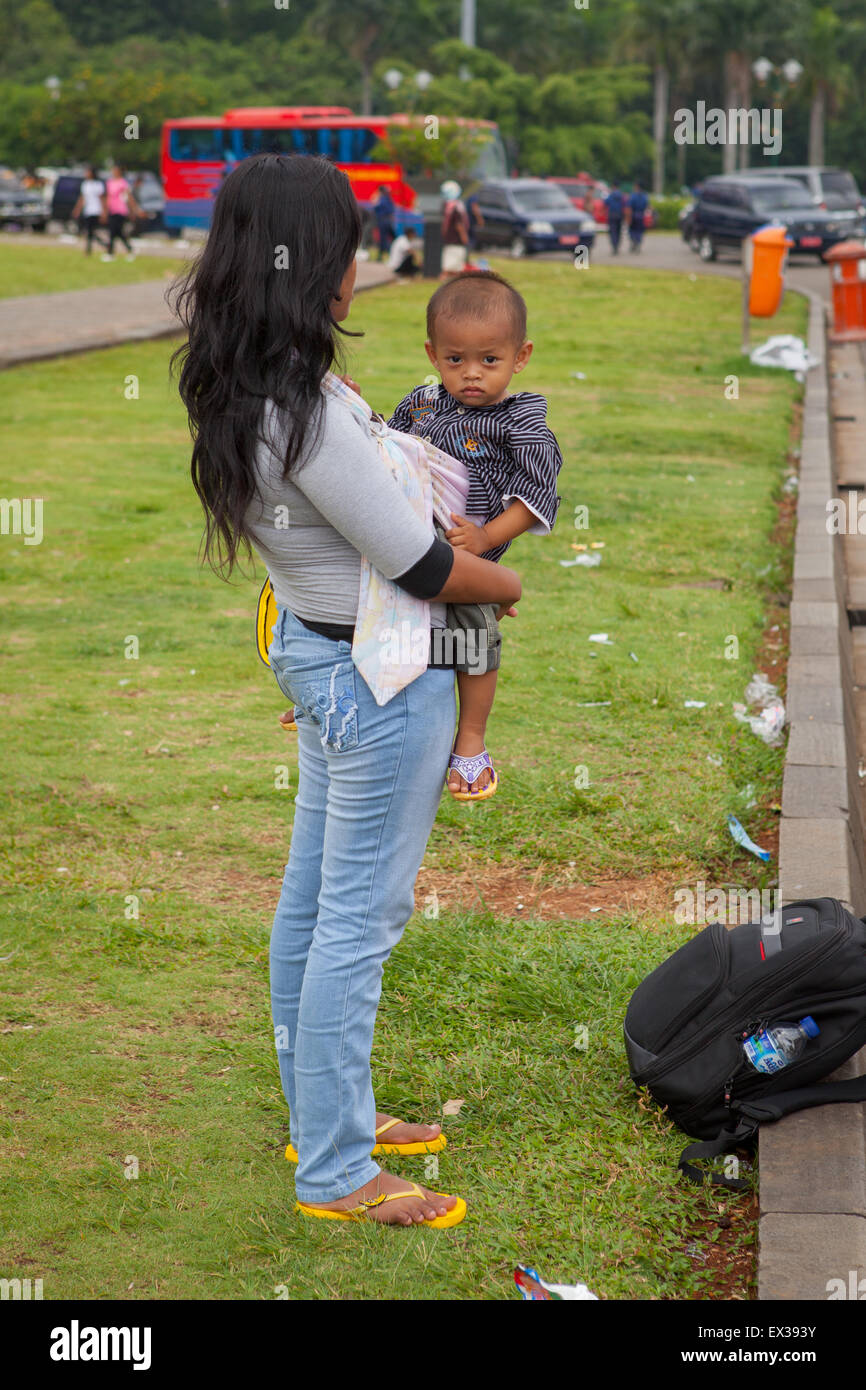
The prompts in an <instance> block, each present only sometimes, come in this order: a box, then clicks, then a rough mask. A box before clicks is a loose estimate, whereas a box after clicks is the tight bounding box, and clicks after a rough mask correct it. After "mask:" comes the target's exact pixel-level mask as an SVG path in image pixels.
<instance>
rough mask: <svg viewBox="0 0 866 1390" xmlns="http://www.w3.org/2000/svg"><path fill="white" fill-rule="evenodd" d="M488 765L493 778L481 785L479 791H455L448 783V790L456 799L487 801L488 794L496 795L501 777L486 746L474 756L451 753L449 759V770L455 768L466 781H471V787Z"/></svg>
mask: <svg viewBox="0 0 866 1390" xmlns="http://www.w3.org/2000/svg"><path fill="white" fill-rule="evenodd" d="M486 767H489V768H490V771H491V772H492V774H493V778H492V780H491V781H490V782H489V783H488V784H487V786H486V787H481V788H480V789H479V790H478V791H477V792H471V791H470V792H455V791H452V789H451V786H450V784H448V790H449V791H450V792H451V795H452V796H453V797H454V800H455V801H486V800H487V798H488V796H493V795H495V792H496V788H497V787H498V786H499V777H498V776H497V772H496V768H495V767H494V766H493V762H492V761H491V758H490V754H489V753H488V751H487V749H486V748H485V749H483V751H482V752H481V753H476V754H475V756H474V757H473V758H462V757H461V756H460V754H459V753H452V754H451V757H450V758H449V759H448V771H449V772H450V771H451V769H452V768H453V769H454V771H455V772H457V773H459V774H460V776H461V777H462V778H463V780H464V781H465V782H468V783H469V785H470V787H471V786H472V784H473V782H477V780H478V778H479V777H480V776H481V774H482V772H483V771H484V769H485V768H486Z"/></svg>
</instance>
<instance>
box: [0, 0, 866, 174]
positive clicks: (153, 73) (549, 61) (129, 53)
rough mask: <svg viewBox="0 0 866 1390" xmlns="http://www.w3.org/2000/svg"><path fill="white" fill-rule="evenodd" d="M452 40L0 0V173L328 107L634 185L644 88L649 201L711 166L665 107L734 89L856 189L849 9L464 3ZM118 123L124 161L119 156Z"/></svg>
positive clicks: (346, 11)
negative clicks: (273, 109)
mask: <svg viewBox="0 0 866 1390" xmlns="http://www.w3.org/2000/svg"><path fill="white" fill-rule="evenodd" d="M459 27H460V0H435V3H434V0H401V3H399V4H398V3H397V0H313V3H311V4H308V5H303V6H301V5H298V4H294V5H293V4H292V3H291V0H220V3H219V4H214V3H213V0H186V3H184V4H183V5H182V6H178V5H176V4H173V3H169V0H123V3H121V0H0V162H5V163H8V164H11V165H14V166H20V165H35V164H40V163H64V162H69V161H72V160H78V159H84V158H94V159H97V160H100V159H104V158H107V157H109V156H111V155H117V154H118V152H120V151H122V152H123V153H124V155H125V158H126V161H127V162H128V163H130V164H134V165H136V166H138V167H143V166H148V167H154V166H156V164H157V162H158V148H159V131H160V125H161V122H162V121H163V120H164V119H165V118H166V117H168V116H180V115H194V114H195V113H196V112H207V113H211V114H216V113H219V112H220V111H222V110H224V109H226V108H227V107H229V106H232V105H241V104H251V105H266V104H290V103H291V104H294V103H304V104H340V105H347V106H350V107H352V109H354V110H359V111H363V110H367V111H373V110H389V109H390V110H407V109H408V110H411V111H415V112H416V113H419V114H423V113H425V112H434V113H436V114H438V115H440V116H443V117H445V116H449V115H467V116H483V117H487V118H489V119H493V120H496V121H498V122H499V125H500V127H501V129H502V131H503V134H504V135H505V136H506V138H507V141H508V144H509V152H510V156H511V159H512V162H513V164H514V165H515V166H517V167H519V168H520V170H521V171H525V172H532V173H540V174H548V173H560V174H573V173H576V172H577V171H578V170H579V169H580V168H588V169H590V170H591V171H592V172H594V173H596V174H599V175H601V176H606V177H608V178H610V177H614V176H618V177H620V178H633V177H639V178H641V179H642V180H644V181H646V182H648V181H649V177H650V174H651V170H652V161H653V139H652V123H653V103H654V83H655V84H656V89H657V84H658V81H659V79H660V75H663V77H664V81H665V83H666V97H665V99H664V100H663V109H664V110H665V112H666V117H665V121H664V130H665V132H666V133H665V141H664V143H665V175H666V186H667V188H668V190H669V191H673V190H674V189H675V188H676V187H677V186H679V185H681V184H682V183H683V182H684V181H688V182H690V183H692V182H694V181H695V180H696V179H697V178H699V177H702V176H704V175H706V174H707V173H710V172H713V171H715V170H718V169H719V168H720V167H721V163H720V162H721V150H720V148H719V147H717V146H716V147H714V146H707V145H695V146H691V147H688V148H686V147H683V146H677V145H675V143H674V140H673V128H674V122H673V112H674V111H675V110H676V109H677V108H678V107H680V106H689V107H694V105H695V103H696V102H697V101H699V100H702V101H706V102H707V104H708V105H709V106H712V105H726V104H727V100H728V97H729V96H730V94H731V91H732V85H731V84H732V81H734V79H737V80H739V81H741V82H743V83H745V84H746V85H745V86H744V87H741V89H740V95H741V97H742V98H745V99H748V100H747V104H754V105H756V106H765V105H774V106H775V105H779V104H781V105H782V108H783V111H784V151H783V156H782V162H783V163H798V162H802V161H804V160H806V159H807V157H808V152H809V125H810V113H811V114H812V116H813V117H814V114H815V110H816V107H817V106H820V110H821V112H822V115H823V120H824V122H825V125H826V138H825V143H824V154H825V158H826V160H827V161H828V162H830V163H835V164H841V165H844V166H847V167H849V168H851V169H852V170H853V171H854V173H855V174H856V175H857V176H858V178H859V179H860V181H861V182H866V155H864V153H863V151H864V149H866V138H864V137H866V101H864V98H866V15H864V11H863V6H862V0H786V3H784V4H783V3H782V0H760V3H759V2H758V0H606V3H605V4H604V5H598V6H596V5H590V6H587V8H584V9H578V8H577V7H576V5H575V3H574V0H552V3H548V2H547V0H545V2H544V3H542V0H495V3H494V0H478V34H477V37H478V44H479V47H478V48H477V49H475V50H468V49H466V48H464V47H463V45H462V44H461V43H460V42H459V40H458V39H457V37H456V35H457V34H458V33H459ZM759 56H763V57H767V58H769V59H770V61H771V62H772V63H773V64H774V65H775V66H776V68H777V69H780V68H781V65H782V64H784V63H785V62H786V60H788V59H791V58H795V59H797V60H798V61H799V62H800V63H801V64H802V68H803V71H802V74H801V76H800V77H799V79H798V80H797V82H796V83H795V84H794V86H793V87H789V86H786V85H785V84H784V82H783V80H782V79H781V77H780V76H779V75H778V73H777V74H774V76H773V77H772V78H771V80H770V82H769V83H768V84H765V85H763V86H762V85H761V84H758V83H757V82H754V83H753V82H752V79H751V76H750V64H751V62H752V61H753V60H754V59H755V58H757V57H759ZM392 69H393V70H396V71H398V72H400V73H401V74H402V75H403V80H402V81H401V83H400V85H399V86H398V87H397V88H396V90H392V89H391V88H389V87H388V85H387V83H386V82H385V80H384V75H385V73H386V72H388V71H389V70H392ZM419 71H426V72H428V73H430V74H431V77H432V81H431V82H430V84H429V85H428V87H427V88H426V90H422V89H420V88H419V86H418V85H417V84H416V82H415V80H414V78H415V74H416V73H418V72H419ZM738 74H739V77H738V78H737V75H738ZM732 75H733V76H732ZM46 78H57V79H59V87H58V86H57V85H56V84H55V86H54V90H53V91H52V90H51V88H50V87H47V86H46ZM749 84H751V86H750V85H749ZM130 114H135V115H137V116H138V118H139V127H140V136H139V140H138V141H137V143H136V147H135V155H134V156H133V155H132V153H131V151H130V149H129V148H128V146H125V145H124V144H123V143H122V142H123V141H124V118H125V117H126V116H128V115H130Z"/></svg>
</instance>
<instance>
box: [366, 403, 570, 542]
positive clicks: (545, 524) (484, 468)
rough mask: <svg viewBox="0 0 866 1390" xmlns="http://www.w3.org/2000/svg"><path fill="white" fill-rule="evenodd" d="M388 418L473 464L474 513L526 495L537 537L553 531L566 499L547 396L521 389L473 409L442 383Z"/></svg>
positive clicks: (493, 512) (481, 516)
mask: <svg viewBox="0 0 866 1390" xmlns="http://www.w3.org/2000/svg"><path fill="white" fill-rule="evenodd" d="M388 424H389V426H390V427H391V428H392V429H395V430H402V431H403V433H404V434H415V435H420V436H421V437H422V438H427V439H429V440H430V441H431V443H433V444H435V445H436V448H437V449H441V450H442V451H443V452H444V453H446V454H450V455H451V457H452V458H456V459H461V460H462V461H463V463H465V464H466V467H467V469H468V471H469V497H468V499H467V502H466V515H467V517H469V518H472V519H473V520H480V521H482V522H485V523H486V522H488V521H492V520H493V518H494V517H497V516H501V515H502V513H503V512H504V511H505V509H506V507H508V506H509V504H510V503H511V502H514V501H519V502H523V504H524V505H525V506H526V507H528V508H529V510H530V511H531V512H532V513H533V515H534V516H535V517H537V521H536V522H535V524H534V525H533V526H530V528H529V534H530V535H535V536H546V535H547V534H548V532H549V531H551V530H552V528H553V523H554V522H555V520H556V513H557V511H558V509H559V504H560V501H561V498H560V497H559V495H558V494H557V491H556V479H557V475H558V473H559V470H560V468H561V467H562V454H561V453H560V451H559V445H558V444H557V442H556V437H555V436H554V434H553V431H552V430H551V429H550V428H549V426H548V424H547V401H546V400H545V399H544V397H543V396H536V395H534V394H533V392H531V391H517V392H515V394H514V395H512V396H506V397H505V399H504V400H502V401H498V402H497V403H496V404H495V405H487V406H479V407H475V408H473V407H472V406H464V405H460V403H459V401H456V400H455V399H454V397H453V396H452V395H451V394H450V392H449V391H446V389H445V387H444V386H442V385H441V384H440V385H438V386H416V387H415V389H414V391H410V392H409V395H408V396H405V397H404V398H403V400H402V401H401V402H400V404H399V405H398V406H397V409H396V410H395V411H394V414H393V415H392V416H391V418H390V420H389V421H388ZM452 524H453V523H452ZM510 544H511V542H510V541H506V542H504V544H502V545H497V546H495V547H494V548H493V549H492V550H486V551H485V552H484V556H483V558H484V559H485V560H499V559H501V558H502V556H503V555H504V554H505V552H506V550H507V549H508V547H509V545H510Z"/></svg>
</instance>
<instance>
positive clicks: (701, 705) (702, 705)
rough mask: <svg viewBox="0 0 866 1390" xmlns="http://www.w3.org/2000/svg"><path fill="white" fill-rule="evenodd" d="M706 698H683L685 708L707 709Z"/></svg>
mask: <svg viewBox="0 0 866 1390" xmlns="http://www.w3.org/2000/svg"><path fill="white" fill-rule="evenodd" d="M706 707H707V702H706V700H683V709H706Z"/></svg>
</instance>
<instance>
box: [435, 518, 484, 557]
mask: <svg viewBox="0 0 866 1390" xmlns="http://www.w3.org/2000/svg"><path fill="white" fill-rule="evenodd" d="M451 515H452V517H453V519H454V520H455V521H456V522H457V525H456V526H454V527H452V528H451V530H450V531H446V532H445V539H446V540H448V541H450V542H451V544H452V545H453V546H454V547H455V549H457V548H458V547H462V548H464V549H466V550H468V551H469V553H470V555H483V554H484V552H485V550H492V549H493V542H492V540H491V539H490V537H489V535H488V534H487V527H486V526H476V524H475V522H474V521H469V520H467V518H466V517H465V516H458V515H457V513H456V512H452V513H451Z"/></svg>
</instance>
